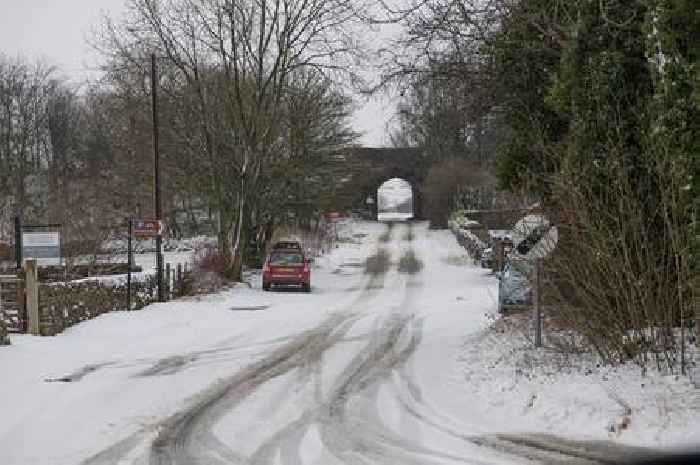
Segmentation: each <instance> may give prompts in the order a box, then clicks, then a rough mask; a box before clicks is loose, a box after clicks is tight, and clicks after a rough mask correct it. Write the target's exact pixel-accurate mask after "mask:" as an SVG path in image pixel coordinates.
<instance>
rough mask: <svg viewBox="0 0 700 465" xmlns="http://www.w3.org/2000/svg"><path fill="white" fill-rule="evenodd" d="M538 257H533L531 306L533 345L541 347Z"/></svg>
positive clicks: (540, 277)
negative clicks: (532, 311) (533, 325)
mask: <svg viewBox="0 0 700 465" xmlns="http://www.w3.org/2000/svg"><path fill="white" fill-rule="evenodd" d="M540 263H541V261H540V259H535V279H534V286H533V288H532V291H533V296H532V300H533V302H532V303H533V307H534V313H535V315H534V316H535V347H542V308H541V293H542V272H541V271H542V270H541V269H540Z"/></svg>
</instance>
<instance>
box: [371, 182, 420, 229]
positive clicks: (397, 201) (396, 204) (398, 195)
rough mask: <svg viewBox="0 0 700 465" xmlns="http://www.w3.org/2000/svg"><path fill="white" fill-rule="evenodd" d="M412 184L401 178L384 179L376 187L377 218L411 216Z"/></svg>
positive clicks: (394, 218)
mask: <svg viewBox="0 0 700 465" xmlns="http://www.w3.org/2000/svg"><path fill="white" fill-rule="evenodd" d="M413 214H414V212H413V186H412V185H411V183H410V182H408V181H406V180H405V179H401V178H391V179H389V180H387V181H384V183H382V184H381V185H380V186H379V188H378V189H377V219H379V220H406V219H411V218H413Z"/></svg>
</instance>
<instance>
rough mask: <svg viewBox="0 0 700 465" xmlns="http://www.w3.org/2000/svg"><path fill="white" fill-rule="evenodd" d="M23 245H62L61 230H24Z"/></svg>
mask: <svg viewBox="0 0 700 465" xmlns="http://www.w3.org/2000/svg"><path fill="white" fill-rule="evenodd" d="M22 245H24V246H25V247H60V246H61V233H59V232H26V231H25V232H24V233H22Z"/></svg>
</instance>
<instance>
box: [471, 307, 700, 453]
mask: <svg viewBox="0 0 700 465" xmlns="http://www.w3.org/2000/svg"><path fill="white" fill-rule="evenodd" d="M527 324H528V323H527V321H525V320H507V319H504V320H497V321H496V322H495V323H494V324H493V325H491V326H490V327H489V328H488V329H486V330H484V331H481V332H479V333H477V334H474V335H472V336H470V337H469V338H467V339H466V340H465V343H464V346H463V354H462V357H461V362H462V371H463V375H464V381H465V383H464V395H466V396H468V397H469V398H471V399H473V402H474V406H477V407H478V409H480V410H481V411H482V413H483V415H484V416H485V417H488V418H490V419H491V420H492V421H493V422H494V423H496V424H500V425H503V427H504V430H503V432H518V433H522V432H545V433H551V434H556V435H560V436H567V437H571V438H574V439H609V440H612V441H615V442H620V443H624V444H628V445H639V446H648V447H659V448H677V447H680V448H683V447H690V446H697V444H700V392H699V390H698V389H695V388H694V386H693V384H692V383H691V382H690V380H689V379H688V378H687V377H684V376H665V375H662V374H659V373H658V372H654V371H651V370H649V371H647V373H646V375H643V374H642V370H641V369H640V368H639V367H638V366H637V365H634V364H632V363H630V364H626V365H621V366H605V365H603V364H601V363H599V362H598V361H597V359H596V357H595V356H593V355H592V354H562V353H559V352H556V351H553V350H550V349H546V348H542V349H535V348H534V347H533V344H532V342H531V341H530V340H529V338H528V337H527V336H526V333H527Z"/></svg>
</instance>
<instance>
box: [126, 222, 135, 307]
mask: <svg viewBox="0 0 700 465" xmlns="http://www.w3.org/2000/svg"><path fill="white" fill-rule="evenodd" d="M127 221H128V222H129V237H128V239H127V254H126V262H127V267H128V270H127V272H126V310H127V311H129V310H131V268H132V265H133V263H134V255H133V249H132V245H131V236H133V229H134V221H133V220H132V219H131V217H129V218H128V220H127Z"/></svg>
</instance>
